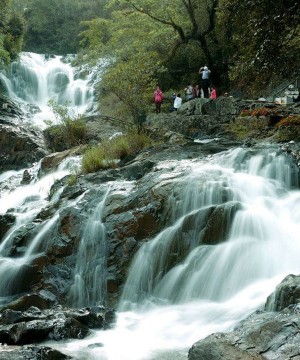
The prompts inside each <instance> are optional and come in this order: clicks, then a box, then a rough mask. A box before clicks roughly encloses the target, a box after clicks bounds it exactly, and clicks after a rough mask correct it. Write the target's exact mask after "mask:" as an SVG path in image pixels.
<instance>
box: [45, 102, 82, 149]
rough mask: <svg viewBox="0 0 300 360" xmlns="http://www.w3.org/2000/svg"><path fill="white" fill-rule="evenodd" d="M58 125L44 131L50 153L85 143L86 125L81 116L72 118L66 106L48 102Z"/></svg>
mask: <svg viewBox="0 0 300 360" xmlns="http://www.w3.org/2000/svg"><path fill="white" fill-rule="evenodd" d="M49 105H50V106H51V107H52V111H53V112H54V114H55V116H56V119H57V121H58V122H59V124H58V125H52V126H49V127H48V128H47V129H46V130H44V135H45V138H46V141H47V143H48V146H49V147H50V148H51V150H52V151H63V150H66V149H69V148H71V147H73V146H77V145H80V144H84V143H85V142H86V123H85V121H84V118H83V116H82V115H78V116H76V117H75V118H72V117H71V116H70V115H69V114H68V107H67V105H59V104H57V103H56V102H54V101H53V100H51V101H49Z"/></svg>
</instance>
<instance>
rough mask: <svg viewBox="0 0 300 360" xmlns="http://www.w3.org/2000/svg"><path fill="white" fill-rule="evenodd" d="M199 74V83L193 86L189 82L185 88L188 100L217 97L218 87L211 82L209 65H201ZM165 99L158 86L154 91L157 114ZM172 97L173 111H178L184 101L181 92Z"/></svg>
mask: <svg viewBox="0 0 300 360" xmlns="http://www.w3.org/2000/svg"><path fill="white" fill-rule="evenodd" d="M198 75H199V81H198V84H197V85H195V86H193V85H192V84H188V86H187V87H186V88H185V89H184V91H185V95H186V96H185V99H186V100H187V101H189V100H191V99H194V98H200V97H204V98H210V99H216V98H217V89H216V88H215V87H214V86H212V85H211V82H210V75H211V71H210V70H209V69H208V67H207V66H202V67H200V69H199V74H198ZM199 84H201V85H199ZM163 99H164V94H163V92H162V90H161V89H160V87H159V86H157V88H156V90H155V91H154V103H155V112H156V113H157V114H159V113H160V112H161V104H162V102H163ZM172 99H173V101H174V103H173V107H172V109H171V111H177V110H178V109H179V108H180V106H181V105H182V101H183V100H182V97H181V94H179V93H178V94H173V96H172Z"/></svg>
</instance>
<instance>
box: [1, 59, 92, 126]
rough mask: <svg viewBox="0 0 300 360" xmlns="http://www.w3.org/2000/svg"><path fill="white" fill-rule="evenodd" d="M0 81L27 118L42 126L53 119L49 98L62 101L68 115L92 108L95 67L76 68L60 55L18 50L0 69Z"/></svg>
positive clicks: (81, 112) (90, 110) (60, 102)
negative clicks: (8, 64)
mask: <svg viewBox="0 0 300 360" xmlns="http://www.w3.org/2000/svg"><path fill="white" fill-rule="evenodd" d="M98 73H99V69H98ZM0 81H1V83H2V84H3V86H4V88H5V89H6V92H7V95H8V97H9V98H11V99H12V100H14V101H17V102H18V103H20V104H23V109H24V110H25V112H26V113H27V114H28V116H29V120H30V122H31V123H32V124H34V125H36V126H38V127H39V128H42V129H43V128H45V127H46V126H47V124H48V122H49V121H51V122H52V123H57V119H56V118H55V116H54V114H53V112H52V109H51V107H49V105H48V102H49V100H53V101H55V102H56V103H58V104H66V105H67V106H68V108H69V113H70V115H71V116H77V115H78V114H84V113H87V112H90V113H91V112H92V111H95V106H94V105H95V101H94V92H95V91H94V84H95V81H96V69H86V70H85V71H81V72H80V71H79V69H76V68H74V67H72V65H71V59H69V60H68V61H66V62H65V61H64V59H63V57H62V56H53V57H50V58H48V57H46V56H45V55H40V54H35V53H26V52H25V53H22V54H21V56H20V60H19V61H16V62H13V63H12V65H11V67H10V69H9V70H7V71H6V72H2V73H0ZM45 121H46V122H45Z"/></svg>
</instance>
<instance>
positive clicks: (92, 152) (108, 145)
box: [82, 131, 151, 173]
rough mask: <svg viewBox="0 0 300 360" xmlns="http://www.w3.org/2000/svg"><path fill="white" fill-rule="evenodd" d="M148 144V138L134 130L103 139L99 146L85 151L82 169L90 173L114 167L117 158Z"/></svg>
mask: <svg viewBox="0 0 300 360" xmlns="http://www.w3.org/2000/svg"><path fill="white" fill-rule="evenodd" d="M149 145H151V140H150V138H148V137H147V136H146V135H145V134H138V133H137V132H134V131H131V132H129V133H128V134H127V135H121V136H116V137H114V138H112V139H111V140H106V141H103V142H102V143H101V144H100V145H99V146H96V147H92V148H90V149H88V150H87V151H86V152H85V154H84V156H83V159H82V171H83V172H84V173H91V172H95V171H98V170H102V169H107V168H112V167H116V166H117V164H118V162H119V160H121V159H124V158H125V157H127V156H130V155H132V154H135V153H136V152H138V151H140V150H142V149H143V148H145V147H147V146H149Z"/></svg>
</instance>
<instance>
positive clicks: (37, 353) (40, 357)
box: [0, 345, 71, 360]
mask: <svg viewBox="0 0 300 360" xmlns="http://www.w3.org/2000/svg"><path fill="white" fill-rule="evenodd" d="M67 359H71V357H69V356H67V355H65V354H62V353H61V352H59V351H58V350H54V349H51V348H50V347H47V346H21V347H19V346H18V347H17V346H7V345H0V360H67Z"/></svg>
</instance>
